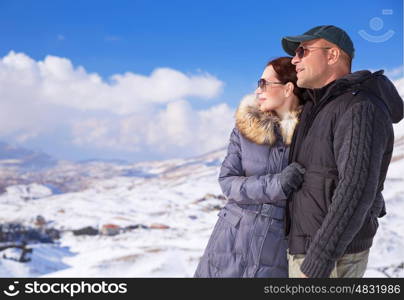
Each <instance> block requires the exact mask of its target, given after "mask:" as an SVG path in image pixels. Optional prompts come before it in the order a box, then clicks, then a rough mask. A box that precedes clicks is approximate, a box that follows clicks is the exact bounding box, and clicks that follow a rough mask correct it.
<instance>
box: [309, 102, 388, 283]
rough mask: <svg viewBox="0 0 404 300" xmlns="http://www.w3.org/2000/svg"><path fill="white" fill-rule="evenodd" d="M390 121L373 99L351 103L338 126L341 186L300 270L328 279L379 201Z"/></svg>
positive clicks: (336, 144)
mask: <svg viewBox="0 0 404 300" xmlns="http://www.w3.org/2000/svg"><path fill="white" fill-rule="evenodd" d="M387 122H389V121H388V118H386V116H385V115H384V113H382V112H381V111H380V110H378V109H377V108H376V107H375V106H374V105H373V103H371V102H370V101H364V102H360V103H356V104H354V105H352V107H351V108H350V109H349V110H347V111H346V112H345V113H344V114H343V116H342V118H341V119H340V120H339V121H338V123H337V124H336V129H335V131H334V141H333V147H334V156H335V160H336V163H337V168H338V174H339V178H338V184H337V186H336V189H335V191H334V194H333V197H332V203H331V205H330V207H329V210H328V213H327V215H326V216H325V219H324V221H323V223H322V225H321V227H320V229H319V230H318V231H317V233H316V235H315V236H314V237H313V240H312V242H311V244H310V247H309V249H308V250H307V253H306V256H305V259H304V261H303V263H302V265H301V271H302V272H303V273H304V274H306V275H307V276H308V277H329V276H330V274H331V271H332V269H333V268H334V266H335V262H336V260H337V259H338V258H340V257H341V256H342V255H343V254H344V253H345V250H346V248H347V247H348V245H349V244H350V242H352V240H353V238H354V237H355V235H356V234H357V233H358V232H359V230H360V228H361V227H362V225H363V223H364V221H365V218H366V215H367V213H368V211H369V209H370V208H371V206H372V204H373V202H374V199H375V198H376V194H377V192H378V191H377V190H378V186H379V177H380V169H381V165H382V161H383V157H384V156H385V155H388V153H387V154H386V149H387V145H388V141H389V138H390V137H391V132H390V130H392V129H390V128H389V126H390V127H391V123H390V124H387Z"/></svg>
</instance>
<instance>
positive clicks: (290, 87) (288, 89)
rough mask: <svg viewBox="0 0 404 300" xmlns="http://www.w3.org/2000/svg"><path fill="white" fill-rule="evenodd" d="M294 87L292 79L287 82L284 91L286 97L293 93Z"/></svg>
mask: <svg viewBox="0 0 404 300" xmlns="http://www.w3.org/2000/svg"><path fill="white" fill-rule="evenodd" d="M293 88H294V85H293V83H291V82H290V81H289V82H288V83H287V84H285V89H284V91H285V97H286V98H287V97H289V96H290V95H291V94H292V93H293Z"/></svg>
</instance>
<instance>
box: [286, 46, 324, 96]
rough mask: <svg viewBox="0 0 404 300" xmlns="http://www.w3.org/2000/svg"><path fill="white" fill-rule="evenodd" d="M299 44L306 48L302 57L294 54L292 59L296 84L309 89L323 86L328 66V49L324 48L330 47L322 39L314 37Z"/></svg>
mask: <svg viewBox="0 0 404 300" xmlns="http://www.w3.org/2000/svg"><path fill="white" fill-rule="evenodd" d="M300 46H302V47H304V48H305V47H308V48H306V49H305V51H304V56H303V57H302V58H299V57H298V56H297V55H295V56H294V57H293V59H292V64H294V65H295V66H296V73H297V85H298V86H299V87H302V88H310V89H314V88H321V87H323V86H324V84H323V82H324V78H325V76H326V75H327V70H328V68H329V66H328V59H327V57H328V50H327V49H324V48H327V47H330V44H328V43H327V41H325V40H323V39H316V40H311V41H308V42H302V43H300ZM318 47H319V48H318ZM323 47H324V48H323Z"/></svg>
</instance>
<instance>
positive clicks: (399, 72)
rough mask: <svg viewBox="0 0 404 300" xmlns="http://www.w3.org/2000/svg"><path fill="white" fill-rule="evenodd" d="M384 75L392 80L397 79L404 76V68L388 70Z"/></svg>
mask: <svg viewBox="0 0 404 300" xmlns="http://www.w3.org/2000/svg"><path fill="white" fill-rule="evenodd" d="M384 75H386V76H387V77H389V78H391V79H397V78H400V77H402V76H403V75H404V66H400V67H396V68H393V69H386V70H385V72H384Z"/></svg>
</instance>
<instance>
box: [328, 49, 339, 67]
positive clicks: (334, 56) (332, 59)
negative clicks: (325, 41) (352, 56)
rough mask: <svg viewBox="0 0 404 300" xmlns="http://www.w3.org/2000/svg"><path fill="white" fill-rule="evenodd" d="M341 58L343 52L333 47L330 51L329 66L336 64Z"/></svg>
mask: <svg viewBox="0 0 404 300" xmlns="http://www.w3.org/2000/svg"><path fill="white" fill-rule="evenodd" d="M340 56H341V50H340V49H338V48H337V47H332V48H331V49H328V64H329V65H333V64H335V63H336V62H337V61H338V59H339V57H340Z"/></svg>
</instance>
